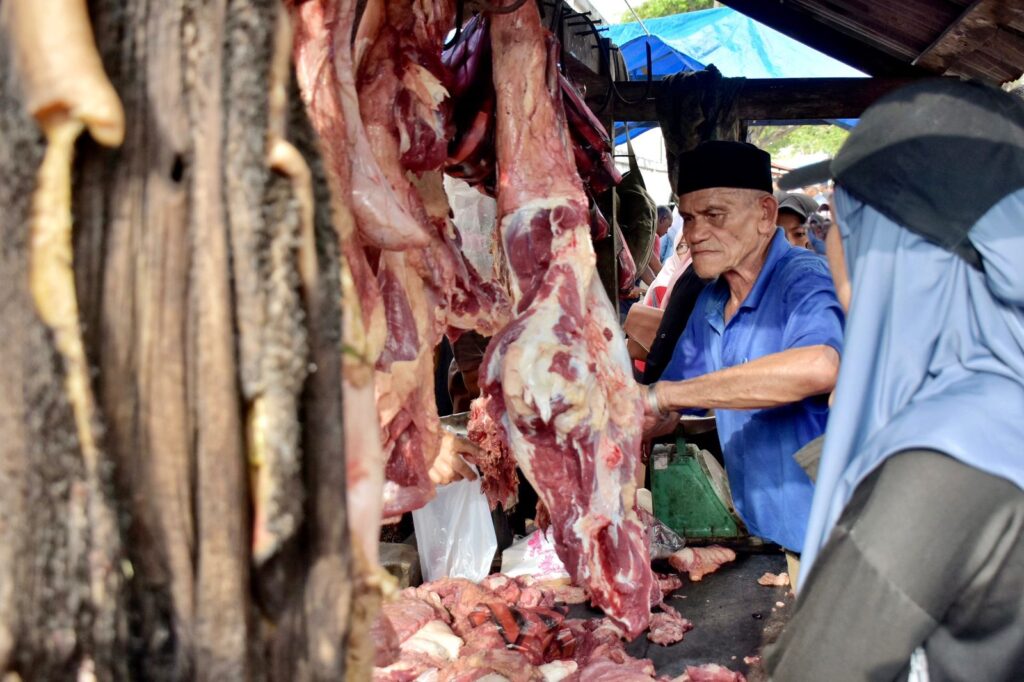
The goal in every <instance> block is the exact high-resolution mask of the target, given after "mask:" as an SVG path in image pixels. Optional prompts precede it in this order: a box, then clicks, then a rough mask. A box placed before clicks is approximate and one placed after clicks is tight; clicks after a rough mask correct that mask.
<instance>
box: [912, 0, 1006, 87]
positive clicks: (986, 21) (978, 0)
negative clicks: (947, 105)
mask: <svg viewBox="0 0 1024 682" xmlns="http://www.w3.org/2000/svg"><path fill="white" fill-rule="evenodd" d="M1022 17H1024V8H1021V7H1016V6H1014V3H1009V2H1006V1H1005V0H974V2H972V3H971V4H970V5H968V6H967V7H966V8H965V9H964V11H963V12H962V13H961V14H960V16H959V17H957V19H956V20H955V21H954V22H952V23H951V24H950V25H949V26H947V27H946V29H945V30H944V31H943V32H942V33H941V34H940V35H939V36H938V37H937V38H936V39H935V40H934V41H933V42H932V44H931V45H929V46H928V47H927V48H925V49H924V51H922V52H921V54H919V55H918V56H917V58H916V59H914V62H913V63H914V65H916V66H922V67H924V68H926V69H928V70H929V71H935V72H938V73H947V72H948V71H950V69H953V68H955V66H956V64H957V62H958V61H960V59H962V58H963V57H965V56H967V55H968V54H970V53H972V52H974V51H976V50H978V49H979V48H981V47H983V46H985V45H986V44H988V43H989V42H991V41H992V40H993V39H994V38H995V37H996V35H997V34H998V33H999V25H1000V24H1001V23H1008V22H1009V21H1010V20H1012V19H1014V18H1016V19H1020V18H1022Z"/></svg>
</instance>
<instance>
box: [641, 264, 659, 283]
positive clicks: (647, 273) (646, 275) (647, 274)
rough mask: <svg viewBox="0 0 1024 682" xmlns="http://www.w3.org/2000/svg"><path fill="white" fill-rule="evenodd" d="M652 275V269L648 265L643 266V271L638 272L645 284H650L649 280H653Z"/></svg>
mask: <svg viewBox="0 0 1024 682" xmlns="http://www.w3.org/2000/svg"><path fill="white" fill-rule="evenodd" d="M654 277H655V274H654V270H652V269H651V266H650V265H648V266H647V267H646V268H644V269H643V272H641V273H640V281H641V282H643V283H644V284H646V285H647V286H650V285H651V282H653V281H654Z"/></svg>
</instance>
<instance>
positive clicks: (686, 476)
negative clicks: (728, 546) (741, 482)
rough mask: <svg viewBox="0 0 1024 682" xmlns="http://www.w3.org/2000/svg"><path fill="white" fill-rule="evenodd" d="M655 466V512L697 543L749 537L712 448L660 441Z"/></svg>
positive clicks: (653, 458) (652, 462)
mask: <svg viewBox="0 0 1024 682" xmlns="http://www.w3.org/2000/svg"><path fill="white" fill-rule="evenodd" d="M650 468H651V496H652V499H653V503H654V516H655V517H657V518H658V519H659V520H660V521H661V522H662V523H664V524H665V525H666V526H668V527H669V528H671V529H672V530H674V531H675V532H676V533H678V534H679V535H681V536H683V537H684V538H686V539H687V540H696V541H698V542H697V543H695V544H704V543H705V542H706V543H712V542H728V541H736V540H743V539H746V538H748V537H749V535H748V533H747V530H746V528H745V527H744V525H743V522H742V521H741V520H740V518H739V515H737V513H736V509H735V508H734V507H733V504H732V495H731V494H730V492H729V481H728V479H727V478H726V475H725V471H724V470H723V469H722V466H721V465H720V464H719V463H718V461H717V460H716V459H715V458H714V457H713V456H712V455H711V453H709V452H708V451H706V450H700V449H699V448H697V446H696V445H693V444H692V443H687V442H686V440H685V439H684V438H679V439H677V440H676V442H675V444H662V445H655V446H654V450H653V451H652V452H651V458H650Z"/></svg>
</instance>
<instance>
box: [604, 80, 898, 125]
mask: <svg viewBox="0 0 1024 682" xmlns="http://www.w3.org/2000/svg"><path fill="white" fill-rule="evenodd" d="M914 80H915V79H913V78H751V79H748V80H746V81H745V82H744V83H743V88H742V89H741V91H740V101H739V114H740V118H741V119H743V120H758V121H769V120H776V121H777V120H800V119H826V118H856V117H858V116H860V115H861V113H863V111H864V110H865V109H867V108H868V107H869V106H870V105H871V103H872V102H874V101H875V100H876V99H878V98H879V97H881V96H883V95H885V94H886V93H888V92H891V91H892V90H894V89H896V88H898V87H901V86H903V85H906V84H908V83H910V82H912V81H914ZM616 89H617V90H618V93H619V94H620V95H621V96H622V97H623V98H624V99H626V100H630V101H634V100H640V101H639V102H637V103H635V104H624V103H623V102H622V101H621V100H619V99H616V98H613V99H612V103H611V104H610V107H611V108H612V111H613V115H614V118H615V120H616V121H655V120H657V119H658V114H657V110H656V107H655V102H656V100H657V98H658V97H659V96H663V95H662V93H664V92H665V83H664V81H655V82H653V83H651V84H650V85H648V84H647V83H645V82H643V81H630V82H624V83H617V84H616ZM645 94H646V95H647V97H646V99H641V98H643V97H644V95H645ZM603 96H604V89H603V88H602V89H601V90H600V91H599V92H594V93H592V94H591V95H590V97H589V98H588V101H590V102H592V103H599V102H601V101H603Z"/></svg>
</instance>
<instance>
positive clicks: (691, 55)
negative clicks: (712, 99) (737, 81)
mask: <svg viewBox="0 0 1024 682" xmlns="http://www.w3.org/2000/svg"><path fill="white" fill-rule="evenodd" d="M644 25H645V26H646V27H647V30H648V31H650V36H648V35H647V34H646V33H645V32H644V29H643V27H641V26H640V24H639V23H638V22H632V23H628V24H617V25H614V26H609V27H608V28H607V32H606V33H605V35H607V36H608V37H609V38H611V40H612V42H613V43H615V44H616V45H618V46H619V49H620V50H621V51H622V56H623V58H624V59H625V61H626V69H627V70H628V72H629V77H630V78H631V79H633V80H645V79H646V78H647V51H646V45H647V44H648V43H649V44H650V46H651V67H652V68H651V72H652V73H651V77H652V78H653V79H655V80H658V79H661V78H665V77H666V76H670V75H672V74H674V73H677V72H679V71H697V70H700V69H703V68H704V66H706V65H707V64H714V65H715V66H716V67H718V70H719V71H721V72H722V75H723V76H729V77H744V78H837V77H850V78H856V77H861V76H864V75H865V74H863V73H861V72H860V71H858V70H856V69H854V68H853V67H850V66H847V65H846V64H843V63H842V62H840V61H837V60H835V59H833V58H832V57H829V56H828V55H826V54H823V53H821V52H818V51H817V50H815V49H812V48H810V47H807V46H806V45H804V44H803V43H801V42H799V41H797V40H794V39H792V38H790V37H789V36H786V35H784V34H782V33H779V32H778V31H776V30H775V29H772V28H769V27H767V26H765V25H764V24H760V23H758V22H756V21H754V20H753V19H751V18H750V17H747V16H746V15H744V14H741V13H740V12H737V11H736V10H733V9H730V8H728V7H718V8H715V9H706V10H701V11H699V12H687V13H685V14H676V15H673V16H670V17H659V18H657V19H647V20H645V21H644ZM844 123H846V124H852V121H844ZM654 127H657V124H656V123H654V122H650V123H638V122H633V123H630V125H629V131H630V135H631V136H632V137H636V136H637V135H639V134H640V133H641V132H644V131H646V130H650V129H651V128H654ZM623 131H624V126H623V124H616V128H615V133H616V135H615V143H616V144H622V143H624V142H625V141H626V136H625V134H624V132H623Z"/></svg>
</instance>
